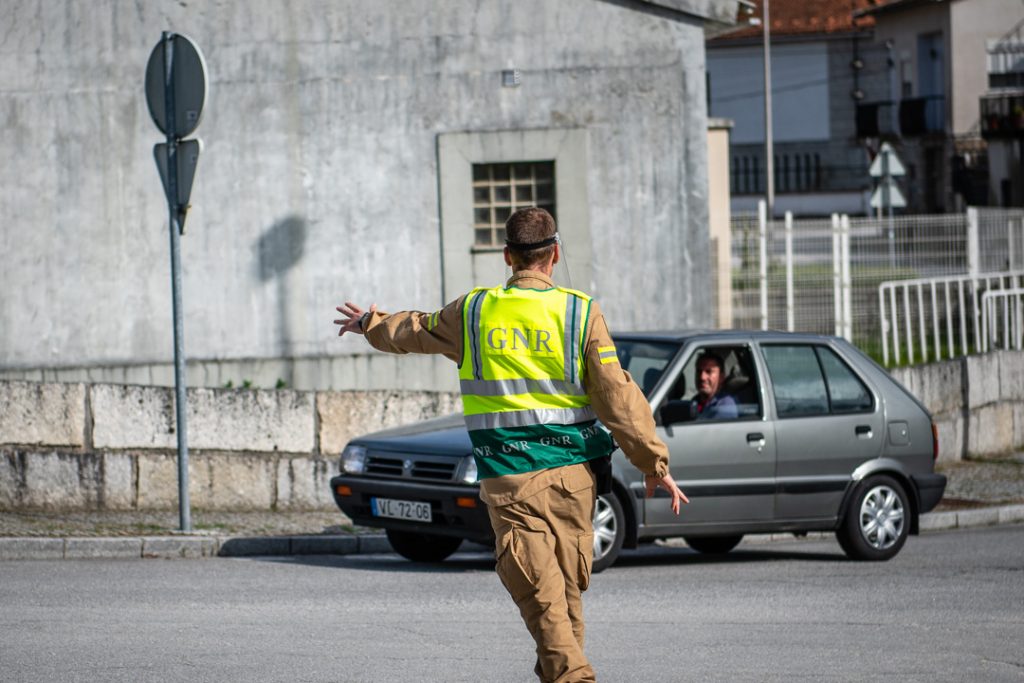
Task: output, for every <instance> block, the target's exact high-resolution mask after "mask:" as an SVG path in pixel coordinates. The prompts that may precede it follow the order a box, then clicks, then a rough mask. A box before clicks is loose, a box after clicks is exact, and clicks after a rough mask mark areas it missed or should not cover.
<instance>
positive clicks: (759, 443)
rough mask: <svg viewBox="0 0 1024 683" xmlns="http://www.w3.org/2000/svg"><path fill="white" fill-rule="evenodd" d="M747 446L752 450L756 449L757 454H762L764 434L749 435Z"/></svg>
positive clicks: (752, 433)
mask: <svg viewBox="0 0 1024 683" xmlns="http://www.w3.org/2000/svg"><path fill="white" fill-rule="evenodd" d="M747 445H748V446H750V447H751V448H756V449H757V452H758V453H760V452H761V451H762V450H763V449H764V434H762V433H761V432H751V433H750V434H747Z"/></svg>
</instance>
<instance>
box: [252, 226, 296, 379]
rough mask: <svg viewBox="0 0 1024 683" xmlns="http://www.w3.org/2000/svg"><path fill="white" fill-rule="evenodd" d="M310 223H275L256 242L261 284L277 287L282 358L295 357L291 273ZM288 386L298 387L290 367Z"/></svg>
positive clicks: (279, 343) (279, 344)
mask: <svg viewBox="0 0 1024 683" xmlns="http://www.w3.org/2000/svg"><path fill="white" fill-rule="evenodd" d="M308 232H309V224H308V223H307V222H306V219H305V218H303V217H302V216H298V215H295V214H292V215H290V216H286V217H285V218H282V219H281V220H279V221H277V222H276V223H274V224H273V225H272V226H270V228H268V229H267V231H266V232H264V233H263V235H262V236H261V237H260V239H259V241H258V242H257V243H256V251H257V253H258V256H259V259H258V263H257V269H258V275H259V279H260V282H272V281H273V282H276V284H277V342H278V355H279V356H280V357H281V358H286V357H289V356H291V341H292V332H291V325H290V323H289V320H288V301H289V298H290V297H289V282H288V271H290V270H292V269H293V268H294V267H295V266H296V265H297V264H298V263H299V262H300V261H301V260H302V255H303V252H304V250H305V246H306V234H307V233H308ZM287 375H288V376H287V377H285V378H284V380H285V381H286V382H287V383H288V386H294V377H292V369H291V366H290V365H288V370H287Z"/></svg>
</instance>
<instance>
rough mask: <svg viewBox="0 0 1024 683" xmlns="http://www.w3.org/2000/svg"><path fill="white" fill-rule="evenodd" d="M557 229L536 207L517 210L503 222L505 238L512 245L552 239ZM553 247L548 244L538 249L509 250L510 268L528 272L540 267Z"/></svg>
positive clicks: (552, 250) (551, 220) (552, 221)
mask: <svg viewBox="0 0 1024 683" xmlns="http://www.w3.org/2000/svg"><path fill="white" fill-rule="evenodd" d="M556 231H557V227H556V226H555V219H554V218H553V217H552V216H551V214H550V213H548V212H547V211H545V210H544V209H541V208H538V207H536V206H531V207H529V208H526V209H519V210H518V211H516V212H515V213H513V214H512V215H511V216H509V217H508V220H507V221H505V237H506V238H507V239H508V241H509V242H511V243H513V244H534V243H535V242H541V241H543V240H546V239H548V238H551V237H554V236H555V232H556ZM554 251H555V245H553V244H549V245H547V246H546V247H540V248H539V249H529V250H523V249H509V257H510V258H511V260H512V267H513V268H514V269H516V270H529V269H530V268H533V267H535V266H538V265H542V264H543V263H545V262H546V261H547V260H548V259H550V258H551V254H553V253H554Z"/></svg>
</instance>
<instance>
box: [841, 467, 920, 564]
mask: <svg viewBox="0 0 1024 683" xmlns="http://www.w3.org/2000/svg"><path fill="white" fill-rule="evenodd" d="M909 522H910V505H909V503H908V501H907V494H906V491H904V490H903V486H902V485H901V484H900V483H899V482H898V481H896V480H895V479H893V478H892V477H887V476H884V475H880V476H877V477H870V478H868V479H865V480H864V481H862V482H861V483H860V484H858V485H857V488H856V489H855V490H854V492H853V495H852V496H851V497H850V502H849V507H847V509H846V517H845V518H844V519H843V523H842V525H841V526H840V527H839V529H838V530H837V531H836V539H837V540H838V541H839V545H840V546H842V548H843V552H845V553H846V555H847V557H849V558H850V559H852V560H867V561H874V562H878V561H883V560H888V559H890V558H891V557H893V556H895V555H896V553H898V552H899V551H900V548H902V547H903V544H904V543H905V542H906V540H907V534H909V533H910V524H909Z"/></svg>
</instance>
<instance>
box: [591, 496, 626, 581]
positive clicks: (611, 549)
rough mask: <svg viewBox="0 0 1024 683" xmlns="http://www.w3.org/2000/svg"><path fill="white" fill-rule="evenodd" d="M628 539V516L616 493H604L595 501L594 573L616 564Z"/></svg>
mask: <svg viewBox="0 0 1024 683" xmlns="http://www.w3.org/2000/svg"><path fill="white" fill-rule="evenodd" d="M625 538H626V514H625V513H624V512H623V511H622V504H621V503H620V502H619V498H618V496H616V495H615V494H614V493H604V494H601V495H599V496H598V497H597V500H596V501H594V565H593V568H592V569H591V571H592V572H593V573H595V574H596V573H598V572H602V571H604V570H605V569H607V568H608V567H610V566H612V565H613V564H615V560H616V559H617V558H618V557H619V552H620V551H621V550H622V541H623V540H624V539H625Z"/></svg>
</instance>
